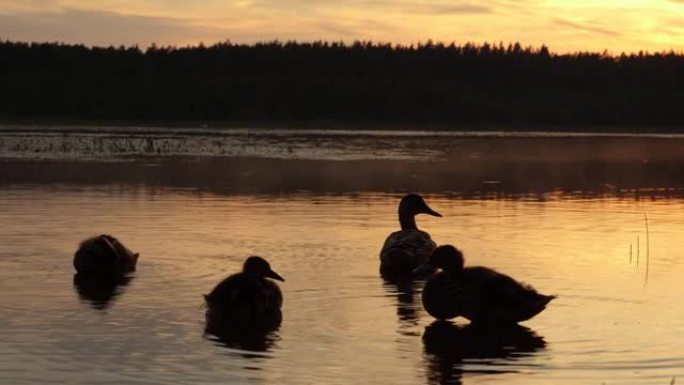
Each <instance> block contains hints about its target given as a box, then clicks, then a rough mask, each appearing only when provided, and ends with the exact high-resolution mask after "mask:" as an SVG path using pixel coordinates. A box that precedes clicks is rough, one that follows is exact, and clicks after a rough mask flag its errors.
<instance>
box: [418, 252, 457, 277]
mask: <svg viewBox="0 0 684 385" xmlns="http://www.w3.org/2000/svg"><path fill="white" fill-rule="evenodd" d="M463 264H464V261H463V253H461V251H460V250H459V249H457V248H455V247H453V246H451V245H444V246H439V247H438V248H436V249H435V251H433V252H432V254H431V255H430V258H428V260H427V261H426V262H425V263H423V264H422V265H420V266H418V267H416V268H415V269H414V270H413V273H414V274H424V273H425V272H428V271H432V270H434V269H441V270H442V271H444V272H446V273H452V274H453V273H458V272H460V271H462V270H463Z"/></svg>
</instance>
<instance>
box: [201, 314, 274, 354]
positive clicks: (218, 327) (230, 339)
mask: <svg viewBox="0 0 684 385" xmlns="http://www.w3.org/2000/svg"><path fill="white" fill-rule="evenodd" d="M223 321H225V320H220V319H213V318H211V317H207V321H206V327H205V329H204V332H205V333H206V336H207V338H208V339H210V340H212V341H214V342H216V343H217V344H219V345H221V346H225V347H227V348H230V349H238V350H241V351H244V352H242V353H241V354H242V355H243V356H244V357H247V358H250V357H264V356H263V355H258V354H256V355H255V354H253V353H254V352H267V351H269V350H271V349H272V348H273V347H274V345H275V344H276V341H277V340H278V334H277V330H278V328H279V327H280V322H281V321H282V314H281V315H280V318H279V319H278V320H277V321H274V322H273V324H272V325H270V327H267V328H263V327H260V328H249V327H245V326H244V325H242V326H239V325H231V324H230V323H226V322H223ZM250 352H252V353H250Z"/></svg>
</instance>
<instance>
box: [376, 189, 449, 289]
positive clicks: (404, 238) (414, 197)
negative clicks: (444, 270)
mask: <svg viewBox="0 0 684 385" xmlns="http://www.w3.org/2000/svg"><path fill="white" fill-rule="evenodd" d="M418 214H428V215H432V216H435V217H441V216H442V215H441V214H440V213H438V212H436V211H434V210H432V209H431V208H430V207H428V205H427V203H425V201H424V200H423V198H422V197H421V196H420V195H418V194H408V195H406V196H404V197H403V198H402V199H401V202H400V203H399V224H400V225H401V230H400V231H395V232H393V233H392V234H390V235H389V236H388V237H387V239H386V240H385V244H384V245H383V246H382V250H381V251H380V273H381V274H382V275H383V276H388V275H410V274H411V272H412V270H413V269H415V268H416V267H418V265H420V264H421V263H423V262H425V261H426V260H427V259H428V257H429V256H430V253H432V251H433V250H434V249H435V247H437V244H435V242H434V241H433V240H432V238H430V234H428V233H426V232H425V231H421V230H418V227H417V226H416V218H415V217H416V215H418Z"/></svg>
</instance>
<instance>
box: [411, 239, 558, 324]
mask: <svg viewBox="0 0 684 385" xmlns="http://www.w3.org/2000/svg"><path fill="white" fill-rule="evenodd" d="M463 265H464V260H463V254H462V253H461V251H460V250H458V249H457V248H455V247H453V246H451V245H444V246H440V247H438V248H436V249H435V251H434V252H433V253H432V255H431V256H430V258H429V260H428V261H427V262H425V263H424V264H423V265H421V266H419V267H418V268H417V269H416V270H426V271H430V270H433V269H435V268H437V269H439V270H440V271H438V272H437V273H435V274H433V275H432V276H431V277H430V278H429V279H428V280H427V282H426V283H425V287H424V288H423V294H422V300H423V307H425V310H426V311H427V312H428V313H429V314H430V315H431V316H433V317H435V318H437V319H440V320H444V319H450V318H454V317H457V316H462V317H464V318H467V319H468V320H470V322H471V323H474V324H497V325H501V324H515V323H518V322H522V321H525V320H528V319H530V318H532V317H534V316H535V315H537V314H539V313H540V312H541V311H542V310H544V309H545V308H546V305H547V304H548V303H549V302H550V301H551V300H552V299H554V298H556V296H553V295H543V294H540V293H538V292H537V291H536V290H535V289H533V288H532V287H531V286H529V285H526V284H523V283H520V282H518V281H516V280H515V279H513V278H511V277H509V276H507V275H505V274H501V273H499V272H497V271H495V270H492V269H489V268H487V267H480V266H474V267H466V268H464V267H463Z"/></svg>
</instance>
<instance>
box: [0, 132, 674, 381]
mask: <svg viewBox="0 0 684 385" xmlns="http://www.w3.org/2000/svg"><path fill="white" fill-rule="evenodd" d="M74 135H75V134H74ZM140 135H142V134H140ZM282 135H285V134H282ZM319 135H322V134H320V133H319ZM285 136H286V137H287V135H285ZM369 138H370V137H368V136H365V137H363V138H358V137H355V136H354V135H351V134H349V137H348V138H347V139H340V141H339V142H338V143H337V144H336V146H337V149H338V153H337V154H338V155H339V154H342V155H344V154H348V153H356V154H361V153H363V154H366V155H365V156H364V157H363V158H359V157H355V158H353V159H350V158H347V157H345V156H342V157H341V158H339V159H338V158H335V159H332V158H330V156H329V154H327V155H326V152H325V148H324V147H321V145H320V143H321V139H320V138H318V137H315V138H314V139H311V140H309V139H308V137H307V136H306V135H305V134H300V136H299V137H298V138H297V139H296V141H297V143H298V146H299V148H318V150H317V151H316V152H307V153H306V156H300V157H292V158H288V157H272V156H265V157H253V156H245V155H244V154H243V155H241V156H239V157H236V156H215V155H212V156H199V157H198V156H192V157H178V156H177V155H178V154H167V155H165V154H159V155H157V156H149V155H150V154H126V155H125V156H121V155H117V154H109V155H108V156H107V157H104V158H103V159H99V160H97V161H92V160H91V161H88V162H73V161H69V160H65V159H63V158H59V157H54V156H53V157H48V158H50V160H34V159H33V158H31V157H30V156H28V155H27V154H25V156H22V157H17V156H14V155H12V156H9V157H6V159H5V160H4V161H2V162H0V176H1V177H2V178H1V179H0V234H2V245H3V249H2V254H3V255H2V257H1V258H0V290H1V291H2V293H3V294H2V295H1V296H0V298H1V299H2V307H1V308H0V383H7V384H46V383H89V384H90V383H98V384H110V383H111V384H121V383H144V384H190V383H192V384H214V383H288V384H302V383H321V384H323V383H328V384H344V383H360V382H363V383H395V384H415V383H455V384H458V383H463V384H548V383H554V384H602V383H606V384H611V383H613V384H669V383H670V381H671V380H672V378H673V377H677V380H676V381H679V380H680V378H682V377H684V369H683V368H684V345H683V344H682V340H683V338H682V337H684V308H683V307H682V305H681V293H683V292H684V256H683V255H682V254H681V250H682V249H684V237H683V236H682V234H684V199H682V197H683V194H682V183H683V179H684V178H682V174H681V170H683V169H684V168H682V166H684V155H681V154H684V152H678V149H679V148H680V147H682V146H684V144H682V143H680V142H682V139H678V138H667V139H662V138H650V139H646V140H641V141H640V140H637V139H635V138H629V137H628V138H616V137H608V138H597V137H588V138H579V139H577V138H575V139H572V141H571V142H562V140H561V139H560V138H549V137H544V138H542V139H539V138H507V137H504V138H501V137H499V138H496V137H488V138H462V137H454V138H447V139H445V138H443V137H442V138H440V139H439V140H437V139H434V138H435V137H432V136H427V137H426V138H425V137H421V136H418V137H413V136H411V135H407V136H406V138H407V139H399V141H400V142H401V141H402V140H404V142H402V143H407V145H406V146H404V148H405V149H408V150H406V151H407V152H405V153H404V154H406V153H408V154H409V155H413V154H415V153H416V151H420V152H421V154H423V155H422V156H424V157H420V158H416V157H414V156H408V157H403V155H402V156H397V157H395V158H393V159H388V158H387V157H386V153H382V152H383V151H380V152H381V153H382V154H380V155H378V156H377V157H374V156H372V155H369V154H373V153H374V152H375V151H378V148H377V147H374V146H375V145H374V144H373V142H372V140H371V139H369ZM421 138H422V139H421ZM564 139H567V138H564ZM221 140H224V141H231V140H233V139H231V138H223V139H221ZM251 140H255V141H256V142H257V144H259V145H260V146H263V148H268V144H264V143H265V142H261V141H260V140H261V139H260V138H256V139H254V138H253V139H251ZM266 140H267V141H270V140H271V139H270V138H268V139H266ZM290 140H291V141H294V139H292V138H287V139H285V141H290ZM325 140H326V141H333V139H330V138H327V139H325ZM383 140H387V141H390V142H391V141H392V140H394V137H391V136H390V137H389V139H388V138H387V137H385V139H383ZM347 141H353V142H354V143H356V144H355V145H353V146H351V147H349V146H346V145H345V143H346V142H347ZM383 143H384V142H383ZM354 146H359V147H354ZM381 146H385V144H383V145H381ZM365 147H367V150H366V151H359V150H358V149H359V148H365ZM383 148H384V147H383ZM504 148H508V149H510V150H509V151H504V150H503V149H504ZM514 149H515V151H514ZM621 149H622V151H620V150H621ZM74 151H76V153H77V154H78V151H79V150H74ZM578 151H579V152H578ZM48 154H49V152H48ZM321 154H323V155H321ZM425 154H427V155H425ZM563 154H565V155H566V156H562V155H563ZM568 154H574V155H573V156H570V155H568ZM15 155H16V154H15ZM40 158H43V159H45V156H40ZM275 158H279V159H275ZM408 190H413V191H420V192H423V193H425V195H426V199H427V201H428V203H429V204H430V205H431V207H433V208H434V209H435V210H437V211H439V212H440V213H442V214H443V215H444V217H443V218H434V217H419V218H418V225H419V227H421V228H423V229H425V230H427V231H429V232H430V233H431V234H432V237H433V238H434V239H435V240H436V241H437V242H438V243H453V244H455V245H456V246H458V247H459V248H461V249H462V250H463V251H464V253H465V256H466V263H468V264H473V265H486V266H490V267H494V268H496V269H498V270H500V271H502V272H505V273H507V274H510V275H512V276H514V277H516V278H517V279H519V280H522V281H525V282H528V283H531V284H533V285H534V286H535V287H536V288H537V289H539V290H540V291H541V292H543V293H547V294H557V295H558V296H559V298H558V299H557V300H555V301H554V302H552V303H551V305H550V306H549V308H548V309H547V310H545V311H544V312H543V313H541V314H540V315H539V316H537V317H535V318H533V319H532V320H530V321H527V322H525V323H524V324H523V325H524V328H521V329H519V330H517V331H515V332H514V333H507V334H505V335H486V336H483V335H480V334H478V333H477V331H473V330H471V329H468V328H467V326H465V325H466V324H467V322H465V321H464V320H462V319H457V320H455V324H454V325H439V324H433V320H432V319H431V317H430V316H429V315H427V314H426V313H425V312H424V311H423V310H422V307H421V304H420V295H419V292H420V288H421V283H420V282H418V283H416V284H415V285H414V286H413V287H404V286H402V287H397V286H395V285H393V284H391V283H387V282H384V281H383V280H382V279H381V278H380V277H379V276H378V273H377V269H378V252H379V248H380V246H381V245H382V242H383V241H384V238H385V237H386V235H387V234H389V233H390V232H391V231H394V230H395V229H396V228H397V226H398V223H397V220H396V205H397V203H398V198H399V197H400V196H401V195H402V193H403V192H404V191H408ZM647 222H648V232H647V231H646V223H647ZM101 232H108V233H112V234H115V235H116V236H118V237H119V238H120V239H121V240H122V241H123V242H124V243H125V244H126V245H127V246H128V247H129V248H131V249H132V250H134V251H138V252H140V253H141V257H140V263H139V265H138V271H137V272H136V273H135V274H134V275H133V276H132V277H131V278H130V280H128V281H125V282H122V284H121V285H119V286H118V287H116V288H115V291H114V292H110V293H107V292H104V293H99V294H98V295H96V296H95V297H93V296H92V295H91V296H89V295H88V293H85V295H84V293H80V294H79V287H78V286H76V285H75V284H74V281H73V273H74V271H73V267H72V266H71V258H72V256H73V252H74V251H75V248H76V246H77V244H78V242H79V241H80V240H81V239H83V238H86V237H88V236H91V235H93V234H97V233H101ZM630 250H631V252H630ZM252 254H258V255H261V256H263V257H265V258H267V259H268V260H269V261H270V263H271V265H272V267H273V268H274V270H276V271H277V272H278V273H280V274H281V275H282V276H283V277H284V278H285V279H286V282H284V283H281V284H280V286H281V288H282V290H283V292H284V296H285V304H284V308H283V323H282V325H281V327H280V328H279V329H278V330H276V331H274V332H272V333H270V334H268V335H265V336H261V337H260V338H257V339H250V340H242V339H232V340H228V339H224V340H220V339H217V338H216V337H214V336H211V335H207V334H205V333H204V310H203V309H202V308H201V304H202V297H201V294H203V293H207V292H208V291H209V290H211V288H212V287H213V286H214V285H215V284H216V283H217V282H218V281H219V280H221V279H222V278H223V277H225V276H226V275H228V274H231V273H233V272H235V271H237V270H238V269H239V268H240V265H241V263H242V261H243V260H244V258H245V257H246V256H248V255H252ZM90 294H92V293H90Z"/></svg>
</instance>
